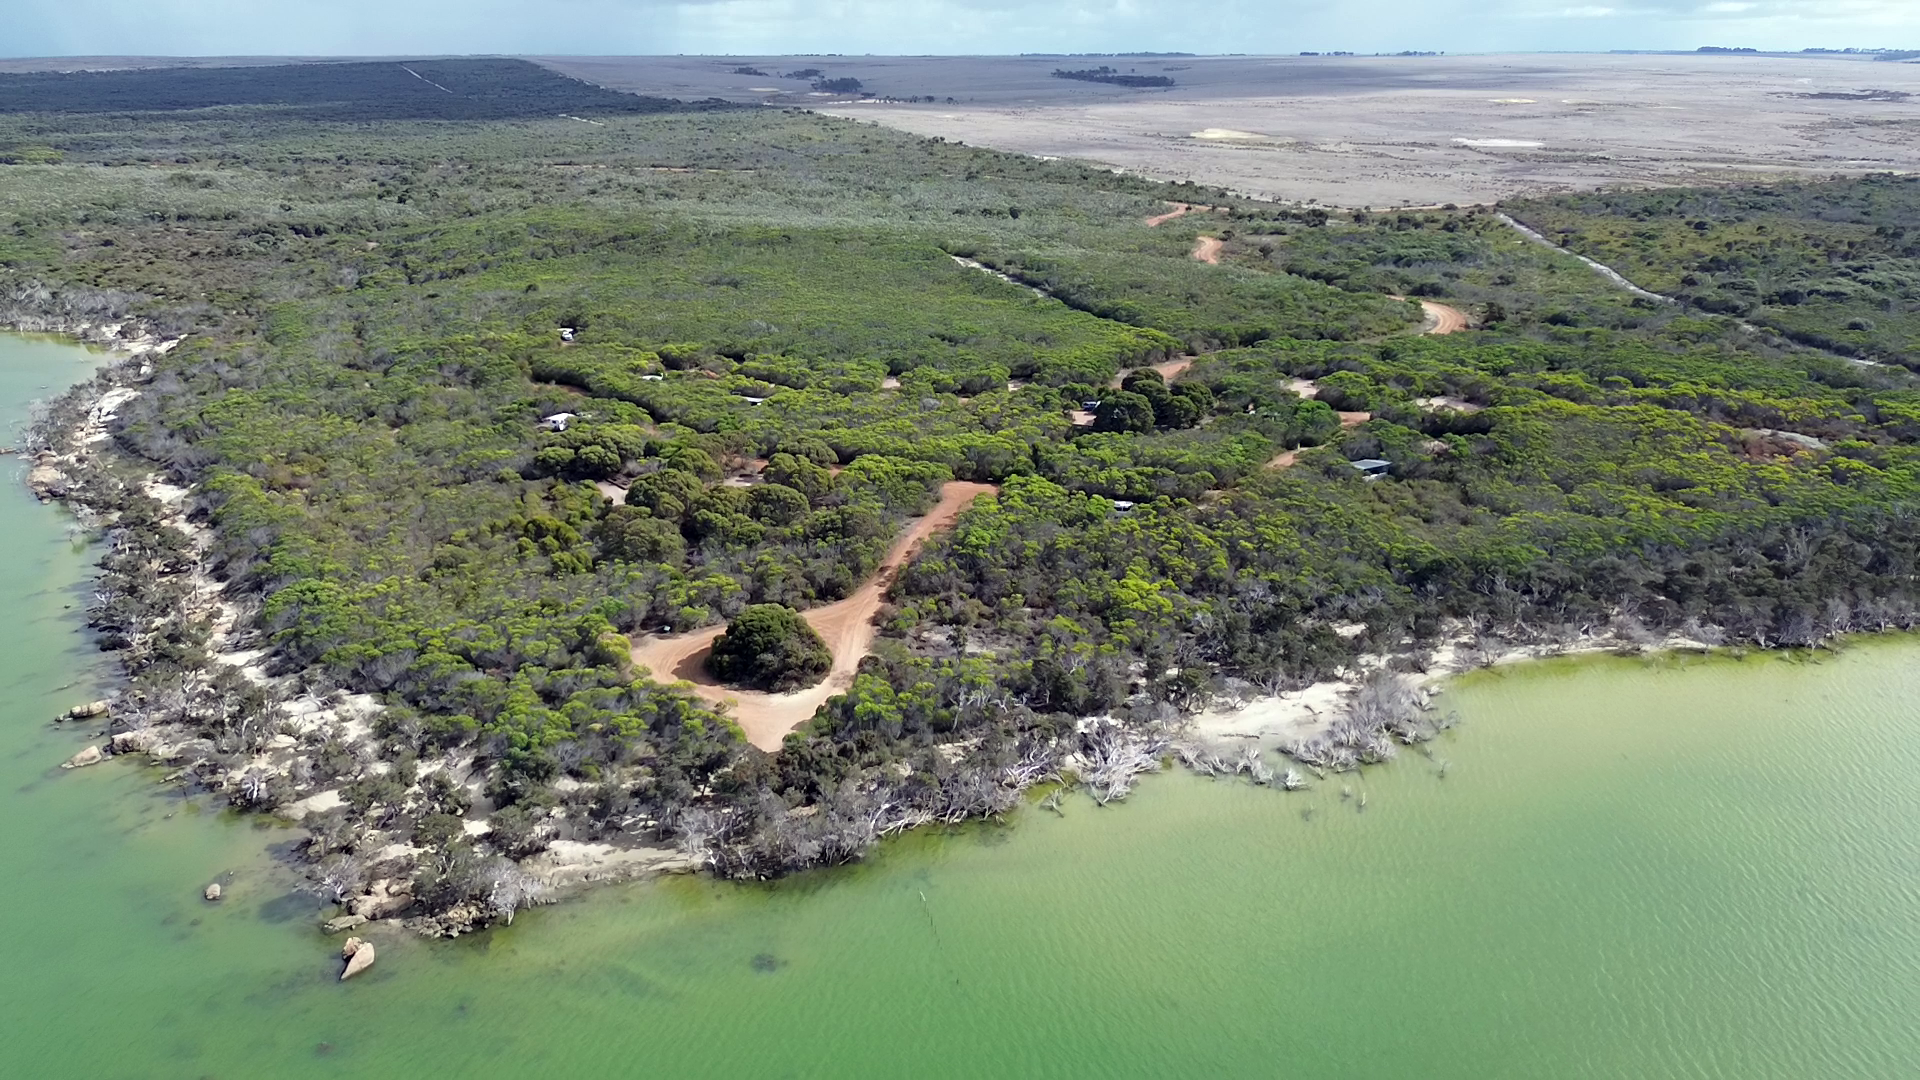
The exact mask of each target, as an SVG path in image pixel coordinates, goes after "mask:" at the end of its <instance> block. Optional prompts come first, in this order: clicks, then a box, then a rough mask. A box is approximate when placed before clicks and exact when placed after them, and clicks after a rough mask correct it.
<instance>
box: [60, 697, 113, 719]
mask: <svg viewBox="0 0 1920 1080" xmlns="http://www.w3.org/2000/svg"><path fill="white" fill-rule="evenodd" d="M107 708H108V705H107V703H106V702H104V701H90V702H88V703H87V704H85V705H75V706H74V707H73V708H71V709H68V710H67V719H69V720H91V719H92V718H94V717H96V716H105V715H107Z"/></svg>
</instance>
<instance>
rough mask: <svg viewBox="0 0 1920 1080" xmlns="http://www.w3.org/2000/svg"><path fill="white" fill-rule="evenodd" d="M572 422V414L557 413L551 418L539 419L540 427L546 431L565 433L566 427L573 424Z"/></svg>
mask: <svg viewBox="0 0 1920 1080" xmlns="http://www.w3.org/2000/svg"><path fill="white" fill-rule="evenodd" d="M573 421H574V415H573V414H572V413H570V412H557V413H554V414H553V415H552V416H543V417H541V418H540V426H541V427H543V428H545V429H546V430H548V431H565V430H567V425H568V424H571V423H573Z"/></svg>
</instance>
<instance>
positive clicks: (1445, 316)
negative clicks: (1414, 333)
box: [1420, 300, 1467, 334]
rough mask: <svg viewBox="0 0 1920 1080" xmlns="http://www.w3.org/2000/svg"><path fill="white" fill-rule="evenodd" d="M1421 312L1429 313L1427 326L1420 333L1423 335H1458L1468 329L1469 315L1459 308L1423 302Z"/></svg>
mask: <svg viewBox="0 0 1920 1080" xmlns="http://www.w3.org/2000/svg"><path fill="white" fill-rule="evenodd" d="M1420 310H1422V311H1424V312H1426V313H1427V325H1426V327H1425V328H1424V329H1422V330H1421V331H1420V332H1421V333H1423V334H1457V333H1459V332H1460V331H1462V330H1465V329H1466V328H1467V313H1466V312H1464V311H1461V310H1460V309H1459V308H1457V307H1448V306H1447V305H1445V304H1436V303H1434V302H1433V301H1431V300H1422V301H1420Z"/></svg>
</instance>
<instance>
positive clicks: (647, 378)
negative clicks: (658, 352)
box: [640, 375, 667, 382]
mask: <svg viewBox="0 0 1920 1080" xmlns="http://www.w3.org/2000/svg"><path fill="white" fill-rule="evenodd" d="M666 378H667V377H666V376H665V375H642V376H640V381H641V382H665V381H666Z"/></svg>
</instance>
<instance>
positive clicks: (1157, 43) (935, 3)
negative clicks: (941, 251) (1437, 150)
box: [0, 0, 1920, 56]
mask: <svg viewBox="0 0 1920 1080" xmlns="http://www.w3.org/2000/svg"><path fill="white" fill-rule="evenodd" d="M3 6H4V8H5V14H4V16H0V26H4V33H0V55H10V56H87V55H93V56H107V55H146V56H153V55H190V56H234V55H300V56H339V55H361V56H365V55H397V54H444V53H458V54H466V53H517V54H536V55H537V54H576V55H609V54H670V53H702V54H720V55H727V54H732V55H777V54H786V53H847V54H857V53H877V54H916V55H923V54H955V53H1003V54H1004V53H1021V52H1130V51H1146V50H1153V51H1164V52H1172V51H1180V52H1198V53H1294V52H1300V51H1303V50H1317V51H1325V50H1333V49H1346V50H1352V51H1355V52H1363V53H1366V52H1396V51H1399V50H1402V49H1421V50H1435V51H1445V52H1455V53H1460V52H1506V51H1578V52H1586V51H1604V50H1607V49H1691V48H1694V47H1696V46H1700V45H1724V46H1751V47H1754V48H1760V49H1800V48H1806V47H1810V46H1811V47H1822V48H1845V47H1863V48H1874V47H1891V48H1920V0H519V2H509V0H5V3H4V5H3Z"/></svg>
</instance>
